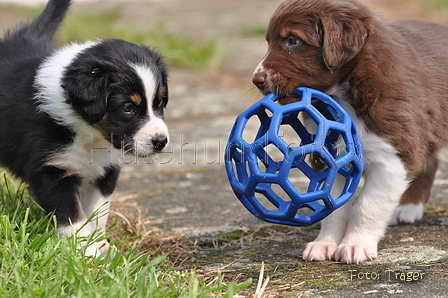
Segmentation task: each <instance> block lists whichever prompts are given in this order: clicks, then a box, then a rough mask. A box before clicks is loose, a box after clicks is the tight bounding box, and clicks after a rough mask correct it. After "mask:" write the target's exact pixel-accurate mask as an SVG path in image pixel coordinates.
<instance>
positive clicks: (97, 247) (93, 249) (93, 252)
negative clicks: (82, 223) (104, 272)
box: [78, 240, 109, 257]
mask: <svg viewBox="0 0 448 298" xmlns="http://www.w3.org/2000/svg"><path fill="white" fill-rule="evenodd" d="M83 245H86V244H85V242H80V243H79V247H78V248H79V249H82V248H83ZM108 248H109V243H108V242H107V241H106V240H101V241H96V242H92V243H89V246H88V247H85V248H84V249H85V255H86V256H87V257H98V256H99V255H100V254H101V253H103V252H104V251H106V250H107V249H108Z"/></svg>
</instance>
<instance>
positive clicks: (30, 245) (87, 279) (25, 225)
mask: <svg viewBox="0 0 448 298" xmlns="http://www.w3.org/2000/svg"><path fill="white" fill-rule="evenodd" d="M0 174H1V179H0V184H1V187H0V297H79V298H80V297H114V298H115V297H210V296H215V297H216V296H218V297H233V296H234V295H235V294H236V293H238V292H240V291H242V290H243V289H245V288H247V287H248V286H249V285H250V283H251V281H250V280H247V281H246V282H244V283H242V284H228V285H227V284H225V283H224V281H223V276H222V275H221V274H220V273H217V276H216V277H215V278H214V279H213V280H212V281H211V282H209V283H206V282H205V280H204V278H203V277H201V276H199V275H198V274H197V273H196V272H195V271H194V270H183V269H182V268H180V267H173V264H172V263H171V262H170V261H169V260H168V259H167V256H168V254H158V255H154V256H153V255H151V253H150V252H141V251H140V252H139V250H138V249H137V245H133V246H131V248H124V247H120V245H121V244H120V243H121V242H116V243H112V244H114V245H115V246H117V248H110V249H108V250H107V251H105V252H104V253H103V254H102V255H101V256H100V257H98V258H91V257H85V256H84V255H83V252H82V249H78V248H77V247H78V246H79V241H80V240H83V241H86V242H85V243H86V244H87V245H88V244H89V243H90V241H94V240H95V239H94V238H95V237H93V238H92V239H87V240H86V239H76V238H75V237H69V238H64V239H60V238H58V237H56V236H55V232H54V225H55V220H54V217H53V216H45V214H44V212H43V210H42V209H41V208H40V207H39V206H38V205H37V204H36V203H35V202H34V201H33V200H32V199H30V198H29V196H28V194H27V191H26V188H25V186H24V185H23V184H20V183H19V182H17V181H15V180H13V179H11V178H10V177H9V176H8V174H6V173H4V172H3V171H1V172H0ZM122 233H123V235H118V238H121V239H123V238H126V237H127V236H126V233H125V232H122ZM115 236H117V235H115ZM83 243H84V242H83ZM128 245H129V244H128Z"/></svg>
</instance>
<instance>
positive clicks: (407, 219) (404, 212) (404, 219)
mask: <svg viewBox="0 0 448 298" xmlns="http://www.w3.org/2000/svg"><path fill="white" fill-rule="evenodd" d="M424 209H425V206H424V205H423V204H422V203H420V204H406V205H401V206H398V207H397V209H395V212H394V215H393V216H392V219H391V220H390V221H389V225H398V224H411V223H413V222H415V221H417V220H420V219H422V217H423V211H424Z"/></svg>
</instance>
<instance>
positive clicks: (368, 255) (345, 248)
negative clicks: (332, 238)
mask: <svg viewBox="0 0 448 298" xmlns="http://www.w3.org/2000/svg"><path fill="white" fill-rule="evenodd" d="M377 257H378V254H377V245H376V244H375V245H373V244H370V245H369V244H360V243H341V244H340V245H339V246H338V248H337V249H336V251H335V253H334V259H335V260H336V261H339V262H342V263H347V264H359V263H361V262H364V261H371V260H373V259H376V258H377Z"/></svg>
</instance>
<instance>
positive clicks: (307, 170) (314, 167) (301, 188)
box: [288, 152, 329, 194]
mask: <svg viewBox="0 0 448 298" xmlns="http://www.w3.org/2000/svg"><path fill="white" fill-rule="evenodd" d="M328 168H329V167H328V165H327V164H326V163H325V161H324V159H323V158H322V157H321V156H320V154H319V153H317V152H313V153H310V154H306V155H304V156H302V157H301V158H300V159H299V160H296V161H294V165H293V166H292V167H291V170H290V172H289V176H288V180H289V182H290V183H291V184H292V186H293V187H294V188H295V189H296V190H297V191H298V192H300V193H301V194H305V193H308V192H310V191H316V190H319V189H321V187H322V183H323V181H324V180H325V176H326V175H325V172H324V171H326V169H328Z"/></svg>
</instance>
